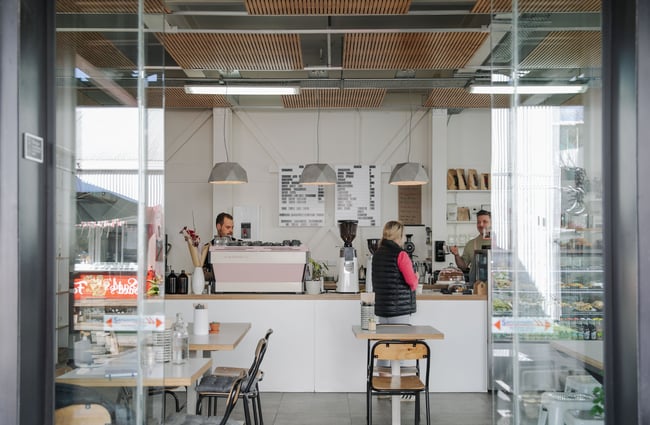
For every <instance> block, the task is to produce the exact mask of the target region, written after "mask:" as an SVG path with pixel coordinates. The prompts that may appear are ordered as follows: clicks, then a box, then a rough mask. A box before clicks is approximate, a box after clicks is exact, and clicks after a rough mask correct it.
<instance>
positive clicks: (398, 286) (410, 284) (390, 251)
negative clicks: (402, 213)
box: [372, 220, 419, 324]
mask: <svg viewBox="0 0 650 425" xmlns="http://www.w3.org/2000/svg"><path fill="white" fill-rule="evenodd" d="M403 244H404V225H403V224H402V223H400V222H399V221H396V220H391V221H389V222H387V223H386V224H385V225H384V230H383V234H382V239H381V241H379V248H378V249H377V252H375V254H374V255H373V257H372V282H373V289H374V291H375V315H376V316H378V319H379V323H380V324H389V323H410V321H411V314H413V313H415V309H416V304H415V290H416V289H417V286H418V280H419V276H418V273H417V272H415V271H414V270H413V263H412V262H411V258H410V257H409V255H408V254H407V252H406V251H405V250H404V249H403Z"/></svg>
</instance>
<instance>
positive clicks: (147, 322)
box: [104, 314, 165, 332]
mask: <svg viewBox="0 0 650 425" xmlns="http://www.w3.org/2000/svg"><path fill="white" fill-rule="evenodd" d="M139 324H140V325H141V329H142V330H145V331H163V330H165V316H164V315H150V316H138V315H136V314H112V315H105V316H104V330H105V331H131V332H136V331H137V330H138V328H139V326H138V325H139Z"/></svg>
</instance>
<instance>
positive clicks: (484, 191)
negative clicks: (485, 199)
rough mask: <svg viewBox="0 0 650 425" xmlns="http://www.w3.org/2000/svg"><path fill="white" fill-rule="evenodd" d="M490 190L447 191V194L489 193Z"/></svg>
mask: <svg viewBox="0 0 650 425" xmlns="http://www.w3.org/2000/svg"><path fill="white" fill-rule="evenodd" d="M490 192H491V191H490V190H447V193H490Z"/></svg>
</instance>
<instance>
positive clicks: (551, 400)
mask: <svg viewBox="0 0 650 425" xmlns="http://www.w3.org/2000/svg"><path fill="white" fill-rule="evenodd" d="M593 399H594V398H593V397H592V396H590V395H587V394H580V393H565V392H556V391H548V392H545V393H542V400H541V403H540V405H539V418H538V420H537V425H546V424H547V423H548V425H563V424H564V412H565V411H567V410H569V409H578V410H589V409H591V406H592V404H593ZM547 420H548V421H547Z"/></svg>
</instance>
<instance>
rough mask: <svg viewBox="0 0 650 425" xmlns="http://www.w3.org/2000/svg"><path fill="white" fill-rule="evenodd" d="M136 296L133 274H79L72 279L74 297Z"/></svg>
mask: <svg viewBox="0 0 650 425" xmlns="http://www.w3.org/2000/svg"><path fill="white" fill-rule="evenodd" d="M88 297H101V298H120V299H124V298H127V299H128V298H137V297H138V279H137V277H135V276H134V275H119V274H117V275H116V274H110V275H101V274H89V273H88V274H86V273H84V274H80V275H77V277H76V278H75V280H74V298H75V299H76V300H78V299H83V298H88Z"/></svg>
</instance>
